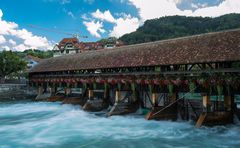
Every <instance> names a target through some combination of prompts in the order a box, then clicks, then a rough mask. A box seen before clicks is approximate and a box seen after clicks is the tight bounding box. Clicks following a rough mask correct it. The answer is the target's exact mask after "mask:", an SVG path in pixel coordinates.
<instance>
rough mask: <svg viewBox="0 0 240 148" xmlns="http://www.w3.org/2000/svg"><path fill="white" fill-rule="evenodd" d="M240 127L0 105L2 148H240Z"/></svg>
mask: <svg viewBox="0 0 240 148" xmlns="http://www.w3.org/2000/svg"><path fill="white" fill-rule="evenodd" d="M239 134H240V126H239V125H229V126H217V127H212V128H209V127H202V128H200V129H196V128H195V127H194V125H193V124H192V123H191V122H181V121H179V122H170V121H146V120H145V119H144V118H143V116H136V115H134V116H133V115H132V116H131V115H129V116H113V117H110V118H106V117H104V116H99V115H95V114H91V113H87V112H84V111H82V110H81V108H80V107H79V106H72V105H61V104H60V103H46V102H44V103H43V102H18V103H2V104H0V147H4V148H5V147H6V148H8V147H13V148H15V147H24V148H25V147H44V148H46V147H90V148H95V147H96V148H100V147H103V148H109V147H113V148H125V147H129V148H145V147H146V148H155V147H240V135H239Z"/></svg>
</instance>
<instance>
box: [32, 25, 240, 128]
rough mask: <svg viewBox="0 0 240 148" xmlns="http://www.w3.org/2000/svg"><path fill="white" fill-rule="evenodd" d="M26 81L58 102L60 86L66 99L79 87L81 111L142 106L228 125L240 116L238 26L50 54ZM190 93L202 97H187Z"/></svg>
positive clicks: (163, 115)
mask: <svg viewBox="0 0 240 148" xmlns="http://www.w3.org/2000/svg"><path fill="white" fill-rule="evenodd" d="M29 80H30V84H31V85H32V86H35V87H38V89H39V96H41V95H43V94H44V93H46V92H50V93H51V94H52V98H55V99H56V98H58V99H57V100H59V99H60V98H61V99H63V97H56V96H57V92H58V91H59V90H60V89H64V90H65V96H64V97H65V98H66V96H70V94H71V90H72V89H73V88H77V89H78V90H79V91H80V92H81V96H79V97H78V99H79V100H81V101H79V103H80V104H81V105H84V109H85V110H90V111H99V110H103V109H105V108H108V107H109V106H112V108H111V110H110V112H109V113H108V115H114V114H126V113H130V112H134V111H136V110H137V109H138V108H139V107H142V108H149V109H150V112H149V113H148V114H147V116H146V118H147V119H173V120H175V119H177V117H178V116H179V114H180V115H181V117H182V118H183V119H189V118H191V119H194V120H196V121H197V126H200V125H202V124H216V123H231V122H233V116H234V114H239V112H238V109H237V105H236V102H235V97H236V96H237V95H238V94H240V89H239V88H240V29H236V30H229V31H224V32H216V33H208V34H202V35H196V36H190V37H183V38H176V39H170V40H164V41H157V42H151V43H144V44H137V45H130V46H123V47H118V48H114V49H105V50H99V51H90V52H85V53H79V54H74V55H67V56H61V57H56V58H50V59H46V60H44V61H42V62H40V64H38V65H37V66H36V67H34V68H33V69H32V70H31V71H30V73H29ZM188 93H199V94H201V98H202V99H200V100H190V99H191V98H187V95H186V94H188ZM188 96H189V95H188ZM50 98H51V97H50ZM50 100H51V99H50ZM53 100H54V99H53ZM64 101H65V102H67V101H66V100H64Z"/></svg>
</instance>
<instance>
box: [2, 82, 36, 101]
mask: <svg viewBox="0 0 240 148" xmlns="http://www.w3.org/2000/svg"><path fill="white" fill-rule="evenodd" d="M34 97H36V90H34V89H32V88H29V87H28V85H27V84H0V101H4V100H21V99H32V98H34Z"/></svg>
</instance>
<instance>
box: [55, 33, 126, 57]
mask: <svg viewBox="0 0 240 148" xmlns="http://www.w3.org/2000/svg"><path fill="white" fill-rule="evenodd" d="M119 46H123V42H121V41H116V42H114V43H106V44H104V43H101V42H79V40H78V39H77V38H76V37H74V38H64V39H62V40H61V41H60V42H59V44H56V45H55V46H54V48H53V56H54V57H58V56H62V55H67V54H76V53H82V52H86V51H92V50H101V49H111V48H114V47H119Z"/></svg>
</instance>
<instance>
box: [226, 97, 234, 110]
mask: <svg viewBox="0 0 240 148" xmlns="http://www.w3.org/2000/svg"><path fill="white" fill-rule="evenodd" d="M232 101H233V97H232V96H229V95H227V96H224V108H225V109H226V111H232V110H233V108H232V103H233V102H232Z"/></svg>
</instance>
